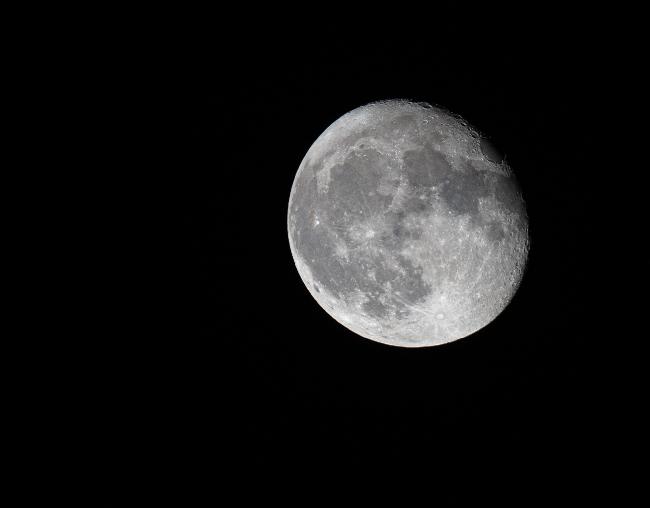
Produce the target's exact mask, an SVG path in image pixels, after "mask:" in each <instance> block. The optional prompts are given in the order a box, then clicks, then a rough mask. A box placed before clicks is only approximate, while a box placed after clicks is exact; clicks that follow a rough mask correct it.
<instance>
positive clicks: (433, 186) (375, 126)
mask: <svg viewBox="0 0 650 508" xmlns="http://www.w3.org/2000/svg"><path fill="white" fill-rule="evenodd" d="M287 222H288V233H289V245H290V247H291V253H292V255H293V259H294V262H295V264H296V268H297V269H298V273H299V274H300V277H301V278H302V280H303V282H304V283H305V286H307V289H308V290H309V292H310V293H311V295H312V296H313V297H314V299H315V300H316V301H317V302H318V303H319V304H320V306H321V307H322V308H323V309H325V311H327V313H328V314H329V315H330V316H332V317H333V318H334V319H335V320H336V321H338V322H339V323H341V324H342V325H344V326H345V327H347V328H348V329H350V330H352V331H353V332H355V333H357V334H359V335H361V336H362V337H366V338H368V339H372V340H375V341H378V342H382V343H384V344H390V345H394V346H404V347H422V346H434V345H439V344H444V343H447V342H451V341H454V340H457V339H460V338H462V337H466V336H468V335H470V334H472V333H474V332H476V331H478V330H480V329H481V328H483V327H485V326H486V325H487V324H489V323H490V322H491V321H492V320H493V319H494V318H496V317H497V316H498V315H499V314H500V313H501V311H503V309H504V308H505V307H506V306H507V305H508V303H509V302H510V300H511V299H512V297H513V295H514V294H515V292H516V291H517V288H518V286H519V284H520V282H521V278H522V275H523V272H524V269H525V265H526V259H527V257H528V248H529V236H528V218H527V215H526V207H525V203H524V200H523V198H522V195H521V192H520V189H519V186H518V185H517V182H516V180H515V177H514V174H513V172H512V170H511V169H510V167H509V166H508V164H507V163H506V162H505V161H504V160H503V159H502V158H501V157H500V155H499V154H498V152H497V151H496V150H495V149H494V147H492V146H491V145H490V144H489V143H488V142H487V141H486V140H485V139H484V138H483V137H482V136H481V135H479V134H478V133H477V132H476V131H475V130H474V129H473V128H472V127H471V126H470V125H468V124H467V123H466V122H464V121H463V120H462V119H460V118H459V117H457V116H454V115H452V114H450V113H448V112H446V111H443V110H441V109H438V108H435V107H432V106H429V105H427V104H421V103H413V102H409V101H405V100H390V101H384V102H377V103H372V104H368V105H366V106H362V107H360V108H357V109H355V110H353V111H351V112H349V113H347V114H345V115H343V116H342V117H341V118H339V119H338V120H336V121H335V122H334V123H333V124H332V125H330V126H329V127H328V128H327V129H326V130H325V132H323V134H321V135H320V137H319V138H318V139H317V140H316V141H315V142H314V144H313V145H312V146H311V148H310V149H309V151H308V152H307V154H306V155H305V157H304V159H303V161H302V163H301V164H300V167H299V168H298V172H297V173H296V177H295V180H294V182H293V186H292V188H291V195H290V198H289V209H288V217H287Z"/></svg>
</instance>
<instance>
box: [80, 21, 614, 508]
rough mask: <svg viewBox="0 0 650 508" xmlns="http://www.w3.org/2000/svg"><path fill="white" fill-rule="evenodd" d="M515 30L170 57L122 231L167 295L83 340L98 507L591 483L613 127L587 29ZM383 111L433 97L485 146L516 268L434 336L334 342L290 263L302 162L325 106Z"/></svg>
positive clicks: (600, 445) (188, 48)
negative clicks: (524, 264)
mask: <svg viewBox="0 0 650 508" xmlns="http://www.w3.org/2000/svg"><path fill="white" fill-rule="evenodd" d="M516 27H517V28H516V29H514V28H513V29H506V28H504V29H503V30H501V31H500V35H498V36H497V35H495V34H494V33H490V34H488V33H476V32H475V31H473V30H470V29H469V28H468V26H467V25H466V24H465V23H463V22H457V21H456V22H450V23H446V24H444V26H441V25H437V26H436V28H435V36H434V35H433V34H432V35H429V34H428V33H424V35H420V36H419V37H418V38H417V39H414V37H415V35H413V34H412V35H411V38H407V39H404V38H398V37H388V36H387V37H380V38H376V37H375V38H373V39H364V38H363V37H361V38H359V39H357V40H354V41H352V40H346V39H343V38H337V37H321V33H316V34H313V36H312V37H304V38H303V37H299V36H292V37H290V38H288V39H290V40H287V41H281V40H280V39H281V38H280V37H279V35H278V34H275V35H273V34H270V35H268V36H266V35H265V36H260V37H257V38H256V37H254V36H253V35H251V34H248V33H246V34H239V36H238V37H232V38H231V37H224V36H221V35H211V34H208V35H207V36H205V37H202V38H201V40H200V42H196V43H194V44H192V43H191V44H186V45H183V46H182V47H176V46H173V45H172V47H171V48H170V50H169V52H168V53H167V54H166V57H165V62H166V63H167V64H168V65H166V67H165V71H164V73H163V77H162V80H163V81H164V84H165V87H164V90H165V94H164V97H162V98H161V99H160V100H159V108H158V112H157V115H156V116H155V119H156V121H157V122H159V127H160V131H161V132H162V134H161V137H160V139H159V140H158V143H157V144H156V145H155V148H154V150H155V155H156V157H155V161H156V162H155V164H154V163H152V164H151V179H152V187H151V189H150V191H149V192H150V193H151V194H153V195H154V202H155V205H147V206H148V208H147V210H146V211H145V217H146V220H145V223H144V224H142V228H141V229H138V231H142V234H144V235H146V234H147V233H146V231H147V230H148V229H149V228H152V229H161V237H162V247H160V250H159V252H158V253H157V254H156V255H154V259H152V260H151V263H152V264H156V263H158V262H160V260H161V259H164V260H165V261H164V262H163V263H161V265H162V266H161V267H160V268H159V269H158V271H157V272H156V273H155V274H154V275H155V276H157V277H158V278H159V280H158V282H157V283H156V285H155V286H154V287H155V288H157V289H158V288H159V289H160V294H161V295H164V296H163V297H162V299H164V300H165V302H164V303H162V304H161V305H160V307H157V308H155V309H154V310H153V311H152V314H151V326H145V327H143V328H142V329H138V330H131V331H129V332H128V333H122V334H118V335H111V337H110V340H109V339H107V340H106V342H105V343H102V344H103V346H102V347H99V346H98V347H97V348H96V351H94V353H95V356H94V358H95V360H94V362H95V363H94V364H93V365H92V366H91V370H93V371H94V372H93V376H91V378H90V383H91V388H90V390H91V391H92V393H93V396H92V400H91V401H90V402H89V404H90V408H91V410H90V413H89V415H90V416H89V422H91V423H90V428H91V431H90V438H89V451H88V454H89V460H90V461H91V464H94V465H95V466H96V471H97V473H96V475H95V477H96V480H97V481H98V482H99V483H98V489H100V490H99V491H100V492H104V493H105V494H106V496H107V498H108V499H111V500H112V501H111V502H113V503H115V505H120V504H121V502H122V501H123V500H124V499H125V498H128V495H127V494H126V492H128V491H129V489H131V488H133V486H141V485H142V484H145V485H151V489H152V491H155V492H157V493H158V494H161V493H162V497H165V495H166V492H167V491H168V490H172V491H174V490H180V491H182V492H192V493H193V495H195V496H197V497H199V498H201V499H204V500H214V499H216V498H218V496H219V495H220V494H219V493H220V492H221V490H222V489H224V488H226V487H227V486H232V484H233V482H237V481H243V482H244V483H246V484H247V485H248V487H247V488H245V489H244V490H242V491H239V492H240V494H242V495H247V493H248V491H249V490H253V491H254V490H255V489H256V488H258V486H259V485H260V484H261V482H263V481H265V480H268V479H272V480H273V482H272V483H273V484H274V489H279V490H280V491H282V490H284V489H286V490H287V491H293V490H295V488H296V484H297V483H302V481H303V480H302V479H304V478H305V477H307V478H308V479H309V478H310V479H311V480H310V483H311V482H317V483H318V482H323V484H325V485H326V487H321V488H322V489H324V490H328V489H330V488H334V487H335V486H337V485H338V484H339V480H340V479H341V478H360V477H362V476H365V475H370V476H373V477H375V478H376V479H377V480H376V483H375V487H374V488H375V489H381V488H383V485H384V484H383V483H382V481H380V478H391V480H390V481H391V482H393V481H395V479H396V478H397V477H401V476H402V475H404V476H407V477H412V478H413V481H414V483H418V484H420V485H424V486H426V487H427V488H430V489H431V490H432V491H435V492H438V489H441V490H440V492H442V489H443V487H444V490H445V492H446V493H445V494H444V495H443V494H440V497H439V499H440V501H441V502H448V503H449V504H453V503H454V502H456V501H457V500H458V499H460V498H463V497H465V496H466V495H470V493H473V494H476V493H477V492H478V493H479V495H481V494H480V493H483V492H488V491H489V492H492V491H494V492H496V493H500V492H502V491H503V492H509V493H511V494H512V493H513V492H525V493H527V495H528V496H531V495H532V496H533V497H534V498H537V497H538V496H542V495H550V496H551V497H552V496H554V495H555V494H554V493H558V492H560V490H562V491H564V489H565V488H567V487H569V488H571V490H572V491H574V492H581V491H582V489H583V487H584V488H585V489H591V492H592V493H593V492H594V491H595V490H594V489H596V486H594V485H593V481H594V478H595V477H594V476H593V475H594V474H596V473H597V472H598V471H601V472H602V467H604V464H603V461H604V458H603V457H604V456H605V455H606V454H607V450H608V449H609V448H610V447H611V446H612V438H611V436H610V435H609V433H608V425H609V424H608V422H609V419H608V418H610V416H609V411H610V410H609V408H608V406H607V404H606V402H605V400H606V397H607V395H608V394H607V390H608V389H607V386H608V382H607V376H608V373H607V369H605V368H604V367H603V356H602V346H601V339H602V338H603V334H604V333H605V332H604V329H603V322H602V320H601V319H600V318H599V316H598V311H597V310H595V309H598V308H599V307H598V302H599V299H600V298H601V296H600V295H599V287H598V285H599V283H598V282H597V279H596V278H594V273H602V267H601V260H600V258H599V256H598V253H599V252H600V251H601V249H600V247H599V245H598V234H597V232H598V230H599V229H600V228H602V227H603V221H604V219H603V221H601V219H600V217H601V215H602V213H601V212H600V209H601V207H602V204H600V205H599V195H600V193H601V191H602V190H603V188H604V183H603V178H604V172H603V170H602V162H601V151H602V148H603V146H604V145H605V144H607V143H608V142H609V140H610V135H611V133H609V132H607V131H606V130H604V129H603V128H602V119H601V118H600V115H602V111H603V107H602V106H603V105H606V106H605V109H610V112H611V108H614V106H613V105H612V106H607V105H610V104H613V102H614V98H613V97H611V96H610V95H608V89H607V87H606V86H605V80H604V77H605V76H607V74H608V72H609V64H608V60H607V58H606V55H605V53H604V50H603V46H606V44H603V41H604V40H605V39H606V35H603V34H600V35H599V34H590V35H587V34H586V32H583V31H581V30H580V28H579V27H575V26H574V27H571V29H569V30H567V29H566V27H564V29H563V30H562V31H561V34H562V35H561V37H560V35H559V34H558V30H557V28H558V27H553V26H551V28H549V27H545V29H544V30H537V31H534V32H533V33H530V32H529V30H528V26H527V25H526V24H525V23H524V24H519V25H516ZM488 35H489V36H488ZM390 98H406V99H412V100H416V101H424V102H429V103H431V104H434V105H439V106H442V107H444V108H447V109H449V110H451V111H453V112H455V113H458V114H460V115H461V116H463V117H464V118H465V119H466V120H467V121H469V122H470V123H471V124H473V125H474V126H475V127H476V128H478V129H479V130H480V131H481V132H483V133H485V134H486V135H487V136H488V137H489V138H490V139H491V140H492V141H493V143H494V144H495V145H496V146H497V147H499V148H500V150H501V151H502V152H503V153H505V155H506V157H507V160H508V161H509V163H510V165H511V166H512V167H513V168H514V170H515V172H516V174H517V177H518V179H519V181H520V184H521V187H522V189H523V193H524V196H525V199H526V202H527V206H528V213H529V218H530V233H531V241H532V243H531V251H530V257H529V265H528V269H527V271H526V274H525V278H524V280H523V284H522V286H521V288H520V289H519V291H518V293H517V294H516V296H515V298H514V300H513V301H512V303H511V304H510V305H509V306H508V307H507V308H506V309H505V311H504V312H503V313H502V314H501V315H500V316H499V317H498V318H497V319H496V320H495V321H494V322H492V323H491V324H490V325H488V326H487V327H485V328H484V329H482V330H480V331H479V332H477V333H475V334H473V335H472V336H470V337H467V338H465V339H462V340H459V341H457V342H454V343H451V344H448V345H444V346H439V347H433V348H423V349H406V348H396V347H390V346H385V345H382V344H379V343H375V342H372V341H369V340H367V339H363V338H361V337H359V336H357V335H355V334H354V333H352V332H350V331H348V330H347V329H346V328H344V327H342V326H341V325H339V324H338V323H336V322H335V321H334V320H333V319H332V318H330V317H329V316H328V315H327V314H326V313H325V312H324V311H323V310H322V309H321V308H320V307H319V306H318V305H317V304H316V302H315V301H314V300H313V298H312V297H311V296H310V295H309V293H308V292H307V290H306V288H305V287H304V285H303V283H302V281H301V280H300V278H299V276H298V273H297V271H296V269H295V267H294V264H293V260H292V257H291V253H290V250H289V244H288V239H287V231H286V213H287V205H288V199H289V192H290V189H291V184H292V182H293V178H294V176H295V173H296V170H297V169H298V166H299V164H300V162H301V160H302V158H303V156H304V155H305V153H306V152H307V150H308V149H309V147H310V146H311V144H312V143H313V142H314V141H315V139H316V138H317V137H318V136H319V135H320V134H321V133H322V131H323V130H324V129H325V128H326V127H327V126H328V125H330V124H331V123H332V122H333V121H335V120H336V119H337V118H338V117H340V116H341V115H342V114H344V113H346V112H348V111H349V110H351V109H353V108H355V107H358V106H361V105H363V104H366V103H368V102H371V101H375V100H381V99H390ZM594 104H599V105H600V107H599V108H595V107H594ZM156 266H157V264H156ZM599 270H600V272H599ZM135 312H137V309H136V311H135ZM108 344H110V346H109V345H108ZM609 466H611V464H610V465H608V466H607V467H609ZM583 477H584V478H589V480H587V481H586V483H581V481H580V480H579V478H583ZM298 478H301V480H300V481H299V480H297V479H298ZM454 479H455V480H454ZM486 479H487V481H486ZM450 482H451V483H450ZM456 482H458V487H457V488H451V489H450V488H449V485H456ZM463 485H464V486H463ZM479 485H481V486H479ZM586 485H589V486H586ZM449 491H451V493H449ZM316 492H320V490H318V491H316ZM549 493H550V494H549ZM473 494H472V495H473ZM121 500H122V501H121Z"/></svg>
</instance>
